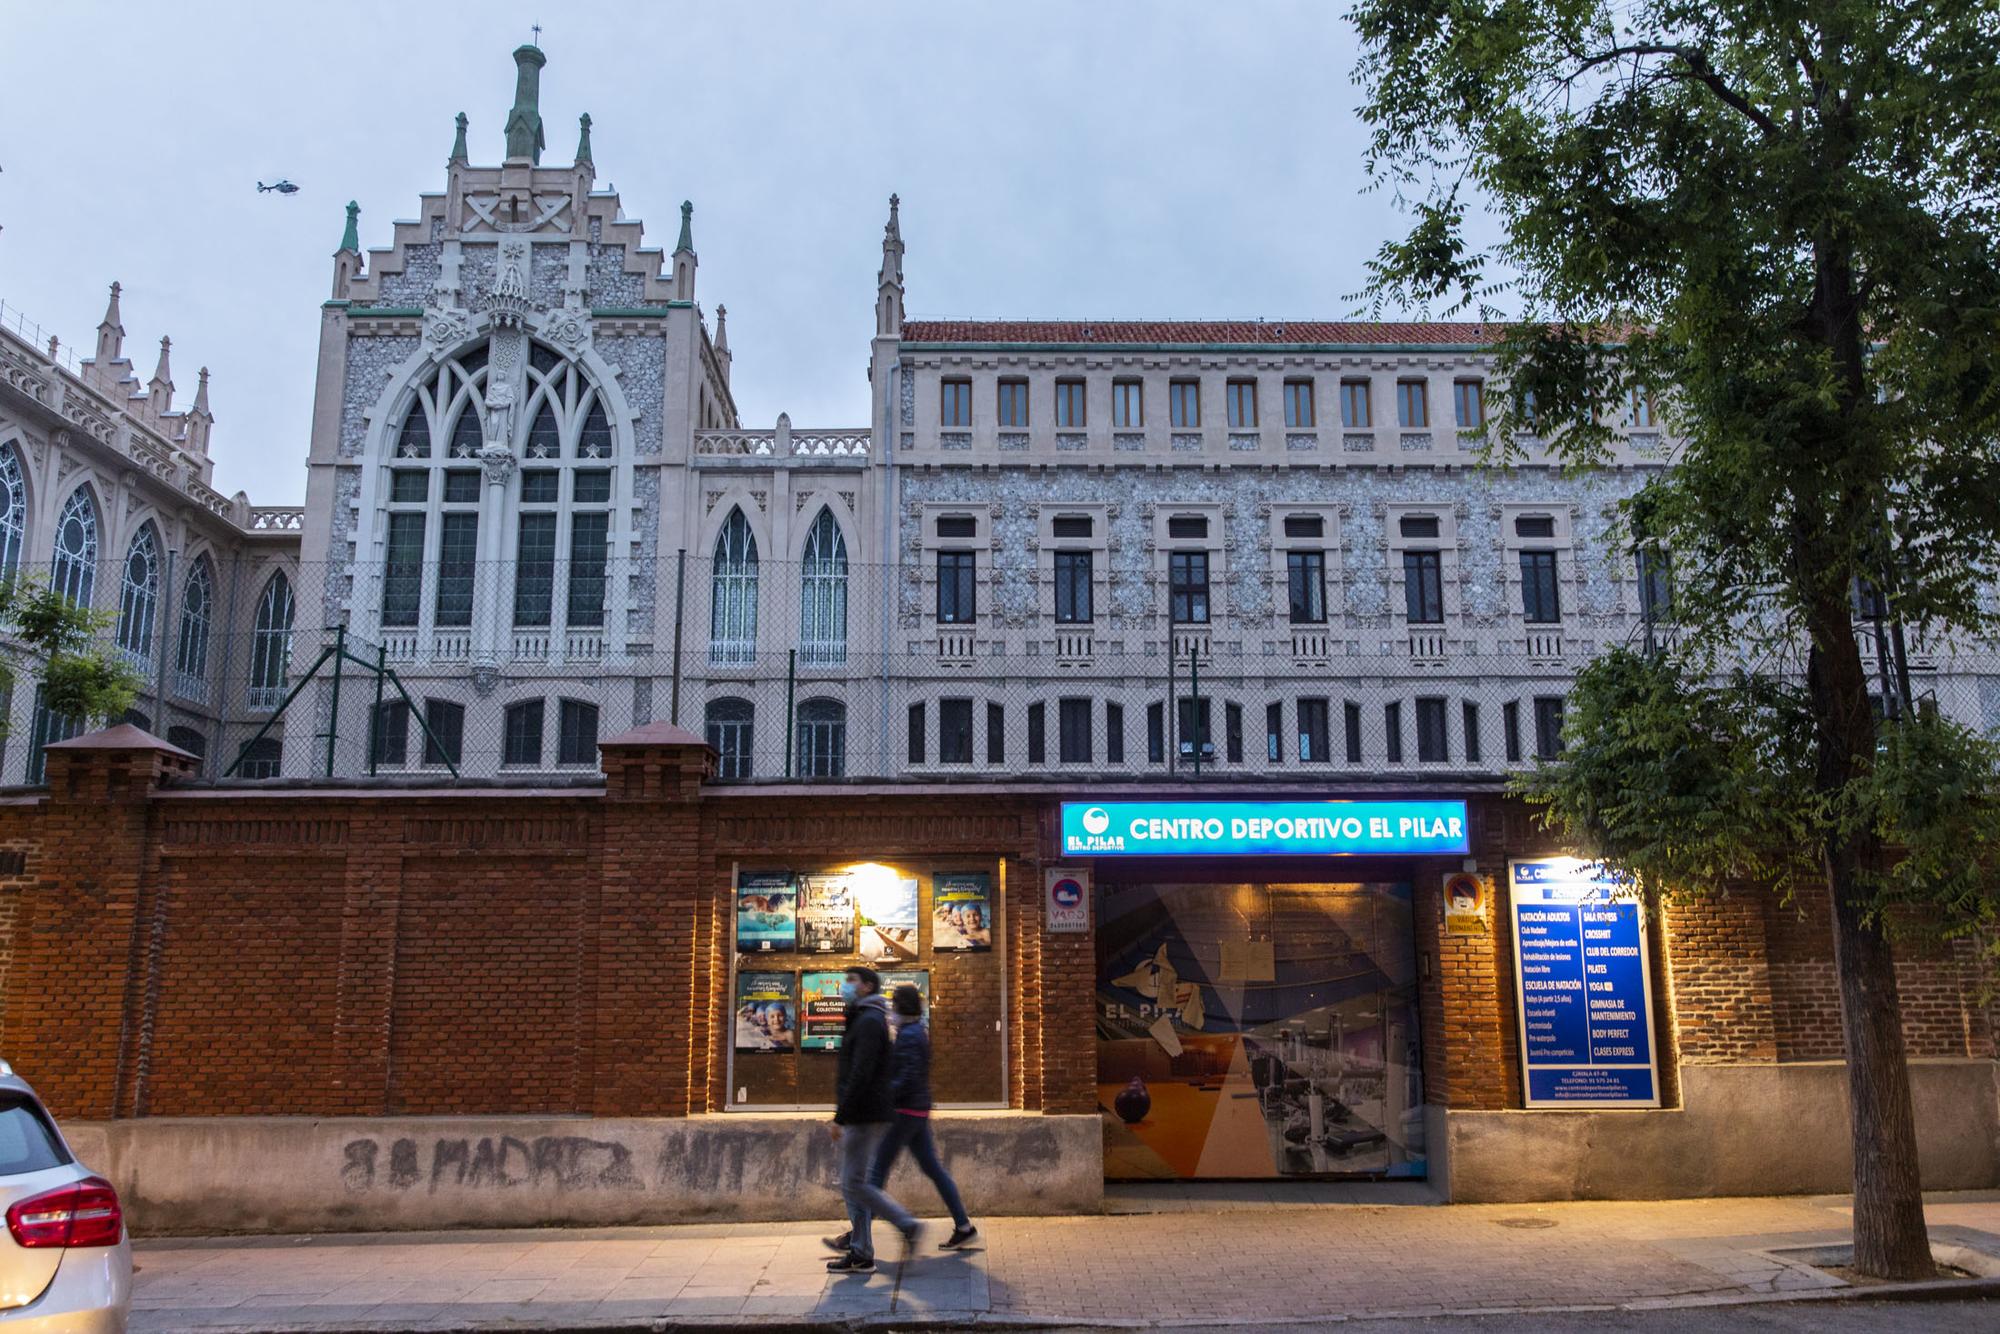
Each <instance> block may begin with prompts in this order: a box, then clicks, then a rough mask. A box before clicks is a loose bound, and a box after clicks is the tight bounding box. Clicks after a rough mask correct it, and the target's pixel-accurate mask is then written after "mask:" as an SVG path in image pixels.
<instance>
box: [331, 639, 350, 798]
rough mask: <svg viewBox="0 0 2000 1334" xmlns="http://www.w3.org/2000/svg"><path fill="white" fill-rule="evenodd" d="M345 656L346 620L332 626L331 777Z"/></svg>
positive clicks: (338, 727)
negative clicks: (341, 675)
mask: <svg viewBox="0 0 2000 1334" xmlns="http://www.w3.org/2000/svg"><path fill="white" fill-rule="evenodd" d="M346 656H347V622H345V621H342V622H341V623H340V624H339V625H336V626H334V627H333V701H332V707H331V708H330V709H328V710H327V719H326V776H327V777H328V778H331V777H333V745H334V742H335V741H336V740H338V739H339V737H340V667H341V659H343V658H345V657H346Z"/></svg>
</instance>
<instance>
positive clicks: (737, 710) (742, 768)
mask: <svg viewBox="0 0 2000 1334" xmlns="http://www.w3.org/2000/svg"><path fill="white" fill-rule="evenodd" d="M755 717H756V712H755V710H754V709H753V708H752V707H751V705H750V701H749V700H747V699H730V698H723V699H712V700H710V701H709V702H708V711H707V715H706V717H705V718H704V719H703V725H704V727H705V728H706V730H707V733H708V744H709V745H710V746H711V747H712V748H714V750H715V776H716V777H717V778H748V777H749V776H750V755H751V750H750V740H751V734H750V728H751V724H752V722H753V721H754V720H755Z"/></svg>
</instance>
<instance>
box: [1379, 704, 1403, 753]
mask: <svg viewBox="0 0 2000 1334" xmlns="http://www.w3.org/2000/svg"><path fill="white" fill-rule="evenodd" d="M1382 737H1383V747H1382V748H1383V752H1384V757H1385V758H1386V759H1387V760H1388V762H1389V763H1390V764H1401V763H1402V762H1403V704H1402V701H1401V700H1390V701H1389V702H1388V703H1387V704H1384V705H1383V706H1382Z"/></svg>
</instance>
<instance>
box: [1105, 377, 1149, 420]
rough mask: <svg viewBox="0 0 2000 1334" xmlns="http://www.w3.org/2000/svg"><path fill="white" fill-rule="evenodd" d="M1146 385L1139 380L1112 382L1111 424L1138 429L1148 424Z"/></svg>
mask: <svg viewBox="0 0 2000 1334" xmlns="http://www.w3.org/2000/svg"><path fill="white" fill-rule="evenodd" d="M1145 389H1146V387H1145V385H1143V384H1142V383H1140V382H1139V381H1137V380H1113V381H1112V382H1111V424H1112V425H1113V426H1114V427H1124V428H1127V429H1130V430H1137V429H1139V428H1140V427H1142V426H1144V425H1145V424H1146V395H1145Z"/></svg>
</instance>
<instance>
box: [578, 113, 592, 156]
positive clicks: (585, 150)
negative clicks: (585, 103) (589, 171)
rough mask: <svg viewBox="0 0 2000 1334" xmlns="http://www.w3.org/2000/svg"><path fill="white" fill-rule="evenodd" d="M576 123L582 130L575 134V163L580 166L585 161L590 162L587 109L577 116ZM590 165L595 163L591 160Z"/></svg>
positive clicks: (588, 115) (588, 114) (588, 116)
mask: <svg viewBox="0 0 2000 1334" xmlns="http://www.w3.org/2000/svg"><path fill="white" fill-rule="evenodd" d="M576 123H577V125H578V126H579V127H581V129H582V131H583V133H582V134H580V135H578V136H577V140H576V160H577V164H578V165H579V166H581V165H582V164H583V163H585V162H590V113H589V112H588V111H586V112H584V113H583V114H582V115H581V116H579V117H577V121H576ZM591 165H592V166H596V165H597V164H596V163H594V162H593V163H591Z"/></svg>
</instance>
